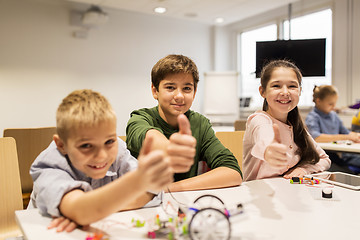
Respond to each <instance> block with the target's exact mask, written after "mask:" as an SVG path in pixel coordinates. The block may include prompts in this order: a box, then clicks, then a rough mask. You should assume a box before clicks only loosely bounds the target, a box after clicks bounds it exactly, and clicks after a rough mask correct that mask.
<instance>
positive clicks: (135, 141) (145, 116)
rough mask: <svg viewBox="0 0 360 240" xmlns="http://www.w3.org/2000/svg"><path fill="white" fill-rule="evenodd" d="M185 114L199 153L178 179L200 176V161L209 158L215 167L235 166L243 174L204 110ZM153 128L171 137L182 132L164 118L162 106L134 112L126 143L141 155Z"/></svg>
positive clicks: (209, 163) (212, 166)
mask: <svg viewBox="0 0 360 240" xmlns="http://www.w3.org/2000/svg"><path fill="white" fill-rule="evenodd" d="M185 115H186V116H187V118H188V119H189V121H190V126H191V132H192V135H193V137H195V138H196V141H197V143H196V155H195V159H194V164H193V165H192V166H191V168H190V170H189V171H188V172H186V173H177V174H175V176H174V178H175V181H180V180H183V179H187V178H191V177H194V176H196V175H197V172H198V165H199V164H198V163H199V161H206V163H207V165H208V166H209V167H210V168H211V169H215V168H217V167H228V168H231V169H234V170H236V171H238V172H239V173H240V174H241V176H242V173H241V170H240V167H239V164H238V162H237V160H236V158H235V157H234V155H233V154H232V153H231V152H230V151H229V150H228V149H227V148H225V147H224V146H223V145H222V144H221V142H220V141H219V139H218V138H217V137H216V136H215V132H214V130H213V129H212V126H211V124H210V121H209V120H208V119H207V118H206V117H204V116H203V115H201V114H200V113H197V112H194V111H191V110H189V111H187V112H186V113H185ZM150 129H156V130H158V131H160V132H161V133H163V134H164V135H165V136H166V137H167V138H169V137H170V136H171V135H172V134H173V133H176V132H178V131H179V129H178V128H173V127H171V126H170V125H169V124H168V123H167V122H165V121H164V120H163V119H162V118H161V117H160V115H159V111H158V107H154V108H143V109H139V110H136V111H133V112H132V113H131V115H130V120H129V121H128V124H127V127H126V143H127V147H128V149H129V150H130V152H131V154H132V155H133V156H134V157H138V155H139V152H140V149H141V145H142V142H143V140H144V138H145V135H146V132H147V131H148V130H150Z"/></svg>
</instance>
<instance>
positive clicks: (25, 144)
mask: <svg viewBox="0 0 360 240" xmlns="http://www.w3.org/2000/svg"><path fill="white" fill-rule="evenodd" d="M55 133H56V127H43V128H9V129H5V130H4V137H13V138H14V139H15V141H16V146H17V154H18V158H19V168H20V179H21V189H22V193H23V202H24V208H26V207H27V205H28V203H29V200H30V194H31V191H32V188H33V181H32V178H31V176H30V173H29V171H30V167H31V164H32V163H33V161H34V160H35V158H36V157H37V156H38V155H39V154H40V153H41V152H42V151H43V150H44V149H45V148H46V147H47V146H48V145H49V144H50V142H51V141H52V138H53V135H54V134H55Z"/></svg>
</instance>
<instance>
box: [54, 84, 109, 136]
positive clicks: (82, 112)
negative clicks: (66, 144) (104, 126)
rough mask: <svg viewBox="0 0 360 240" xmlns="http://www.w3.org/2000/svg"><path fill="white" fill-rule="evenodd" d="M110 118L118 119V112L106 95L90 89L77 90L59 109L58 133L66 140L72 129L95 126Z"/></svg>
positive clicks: (64, 100)
mask: <svg viewBox="0 0 360 240" xmlns="http://www.w3.org/2000/svg"><path fill="white" fill-rule="evenodd" d="M109 120H114V121H116V114H115V112H114V110H113V109H112V107H111V105H110V103H109V102H108V100H107V99H106V98H105V97H104V96H102V95H101V94H100V93H98V92H95V91H92V90H89V89H83V90H75V91H73V92H72V93H70V94H69V95H68V96H67V97H65V98H64V99H63V100H62V102H61V104H60V105H59V107H58V109H57V113H56V128H57V134H58V135H59V137H60V138H61V139H62V140H64V141H65V140H67V138H68V137H69V133H70V132H71V130H74V129H76V128H79V127H93V126H96V125H98V124H99V123H102V122H104V121H109Z"/></svg>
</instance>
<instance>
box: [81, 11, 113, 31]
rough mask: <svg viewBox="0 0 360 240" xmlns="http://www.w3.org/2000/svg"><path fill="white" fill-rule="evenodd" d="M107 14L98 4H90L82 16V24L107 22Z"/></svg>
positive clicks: (94, 24)
mask: <svg viewBox="0 0 360 240" xmlns="http://www.w3.org/2000/svg"><path fill="white" fill-rule="evenodd" d="M108 20H109V16H108V15H107V13H105V12H104V11H103V10H102V9H101V8H100V7H98V6H91V7H90V8H89V9H88V10H87V11H86V12H85V13H84V14H83V16H82V23H83V24H84V25H91V26H96V25H102V24H105V23H107V22H108Z"/></svg>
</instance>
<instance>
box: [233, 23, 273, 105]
mask: <svg viewBox="0 0 360 240" xmlns="http://www.w3.org/2000/svg"><path fill="white" fill-rule="evenodd" d="M276 34H277V27H276V24H272V25H269V26H266V27H262V28H258V29H255V30H252V31H248V32H244V33H242V34H241V36H240V44H241V48H240V49H241V52H240V53H241V61H240V65H241V66H240V84H239V87H240V96H241V97H250V98H251V102H250V106H261V105H262V102H263V99H262V97H261V96H260V94H259V91H258V89H259V86H260V79H256V78H255V63H256V62H255V56H256V42H257V41H274V40H276Z"/></svg>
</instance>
